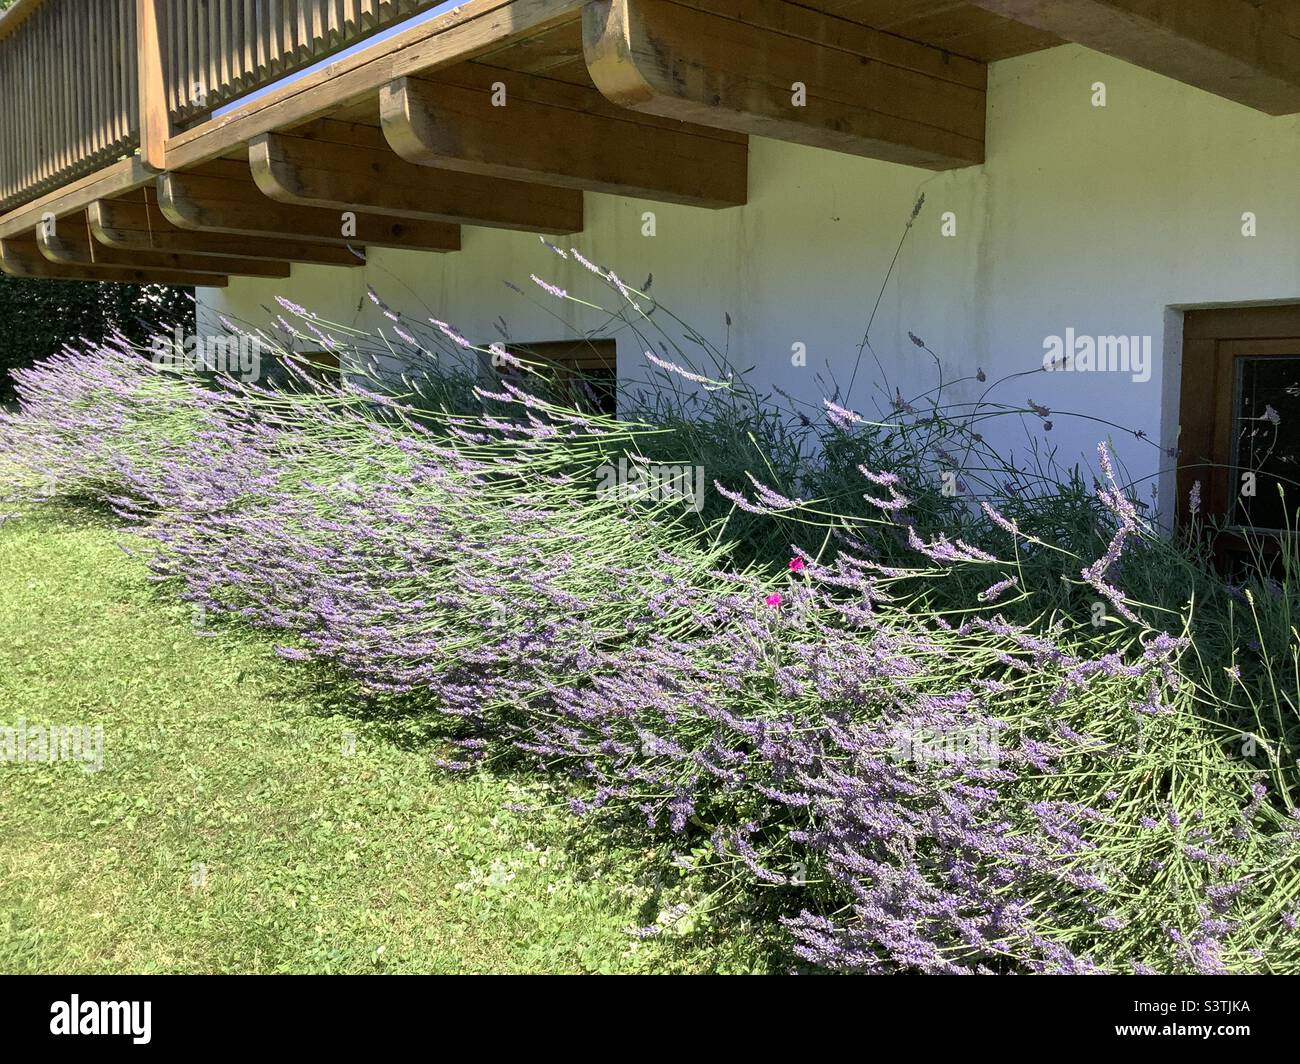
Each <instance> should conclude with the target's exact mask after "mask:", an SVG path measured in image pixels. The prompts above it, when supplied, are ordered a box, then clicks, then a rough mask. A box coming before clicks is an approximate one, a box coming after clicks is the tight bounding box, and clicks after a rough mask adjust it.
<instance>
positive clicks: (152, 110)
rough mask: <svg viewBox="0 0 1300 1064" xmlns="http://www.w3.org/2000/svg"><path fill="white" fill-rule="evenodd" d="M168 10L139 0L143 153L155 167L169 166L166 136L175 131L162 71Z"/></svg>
mask: <svg viewBox="0 0 1300 1064" xmlns="http://www.w3.org/2000/svg"><path fill="white" fill-rule="evenodd" d="M166 17H167V16H166V12H165V11H164V9H163V5H162V4H161V3H160V0H136V7H135V26H136V55H137V57H138V69H139V76H138V81H139V92H140V157H141V158H142V159H143V160H144V162H145V163H146V164H147V165H148V166H151V167H153V169H155V170H165V169H167V140H168V138H169V137H170V136H171V135H172V122H171V110H170V108H168V106H167V83H166V78H165V75H164V73H163V71H164V65H163V53H162V49H163V43H162V42H163V40H164V39H165V37H166V32H167V27H166V22H165V19H166Z"/></svg>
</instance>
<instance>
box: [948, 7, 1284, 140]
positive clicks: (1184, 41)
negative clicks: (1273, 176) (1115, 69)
mask: <svg viewBox="0 0 1300 1064" xmlns="http://www.w3.org/2000/svg"><path fill="white" fill-rule="evenodd" d="M971 2H973V3H974V4H976V5H977V6H978V7H981V8H984V9H985V10H986V11H991V12H993V13H994V14H996V15H1002V16H1004V17H1006V18H1011V19H1015V20H1016V21H1017V22H1023V23H1025V24H1026V25H1029V26H1034V27H1036V28H1038V29H1041V30H1046V31H1048V32H1049V33H1054V34H1056V35H1057V36H1059V37H1063V38H1065V39H1066V40H1068V41H1074V42H1076V43H1078V44H1084V45H1087V46H1088V47H1089V48H1093V49H1095V50H1097V51H1099V52H1105V53H1106V54H1107V55H1113V56H1115V57H1116V58H1117V59H1124V60H1127V61H1128V62H1130V63H1133V64H1135V65H1137V66H1140V67H1145V68H1146V69H1147V70H1154V71H1155V72H1156V73H1157V74H1164V75H1165V76H1166V77H1170V78H1173V79H1174V80H1175V81H1181V82H1184V83H1186V84H1188V85H1195V86H1196V87H1197V88H1200V89H1205V90H1206V91H1207V92H1212V93H1214V94H1215V95H1216V96H1223V97H1225V98H1227V99H1229V100H1235V101H1236V102H1237V103H1243V104H1245V105H1246V106H1247V107H1253V108H1255V109H1256V110H1257V111H1263V112H1265V113H1266V114H1271V115H1290V114H1297V113H1300V6H1297V5H1296V4H1294V3H1261V2H1259V0H971Z"/></svg>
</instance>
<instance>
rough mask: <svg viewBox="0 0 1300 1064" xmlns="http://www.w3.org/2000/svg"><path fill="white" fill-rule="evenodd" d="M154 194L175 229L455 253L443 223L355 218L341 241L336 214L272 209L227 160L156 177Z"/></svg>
mask: <svg viewBox="0 0 1300 1064" xmlns="http://www.w3.org/2000/svg"><path fill="white" fill-rule="evenodd" d="M157 193H158V207H159V209H160V210H161V211H162V212H163V214H164V215H165V216H166V218H167V220H168V221H169V222H171V223H172V224H173V225H176V226H178V227H179V228H181V229H189V230H192V231H198V232H213V233H235V234H239V235H243V236H253V237H258V238H260V239H269V240H311V241H313V242H319V243H324V244H333V245H334V246H336V247H354V248H358V249H360V248H362V247H384V248H408V249H411V250H414V251H459V250H460V229H459V228H458V227H456V226H454V225H447V224H445V223H443V222H421V221H412V220H410V219H404V218H391V217H385V216H383V215H377V214H367V213H365V212H357V213H356V219H355V224H356V232H355V234H351V235H344V233H345V230H346V220H345V219H344V218H343V212H342V211H336V210H327V209H324V208H320V207H290V206H286V205H284V204H282V203H275V202H273V201H272V200H269V199H267V198H266V197H265V196H263V195H262V193H261V190H260V189H258V187H257V185H256V184H255V183H254V182H253V178H252V175H251V174H249V172H248V167H247V166H246V165H245V164H243V163H240V162H237V161H232V160H217V161H215V162H212V163H204V164H203V165H202V166H201V167H198V168H196V169H195V170H194V171H186V172H184V173H179V172H175V171H173V172H171V173H167V174H161V175H159V177H158V188H157Z"/></svg>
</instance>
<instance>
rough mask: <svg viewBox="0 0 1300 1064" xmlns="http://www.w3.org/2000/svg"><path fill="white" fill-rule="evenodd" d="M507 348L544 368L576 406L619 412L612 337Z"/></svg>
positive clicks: (595, 412)
mask: <svg viewBox="0 0 1300 1064" xmlns="http://www.w3.org/2000/svg"><path fill="white" fill-rule="evenodd" d="M505 347H506V350H507V351H509V352H510V353H511V354H512V355H515V356H516V357H518V358H521V359H524V360H525V361H528V362H533V363H541V364H542V365H543V366H545V367H546V368H547V371H548V372H549V374H550V376H551V380H552V381H553V383H554V385H555V387H556V389H557V391H558V392H559V393H560V398H561V399H562V400H563V401H565V402H568V403H570V404H571V405H572V406H574V407H576V408H577V409H579V410H587V411H590V412H591V413H593V414H605V415H608V416H609V417H614V416H615V415H617V413H618V358H617V345H616V344H615V342H614V341H613V340H550V341H543V342H540V343H532V344H506V345H505Z"/></svg>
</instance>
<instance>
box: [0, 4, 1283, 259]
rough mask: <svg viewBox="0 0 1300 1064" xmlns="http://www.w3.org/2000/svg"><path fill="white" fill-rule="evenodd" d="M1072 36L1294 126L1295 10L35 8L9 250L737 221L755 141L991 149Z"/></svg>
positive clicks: (21, 92)
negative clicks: (647, 206)
mask: <svg viewBox="0 0 1300 1064" xmlns="http://www.w3.org/2000/svg"><path fill="white" fill-rule="evenodd" d="M379 33H384V34H385V37H384V39H383V40H381V41H377V42H372V43H371V44H370V45H369V46H364V45H365V42H366V41H367V39H368V38H371V37H373V36H375V35H376V34H379ZM1063 41H1075V42H1079V43H1082V44H1085V45H1088V46H1089V47H1093V48H1096V49H1098V50H1100V51H1104V52H1108V53H1110V54H1113V55H1116V56H1119V57H1120V58H1123V59H1126V60H1128V61H1130V62H1133V63H1137V64H1139V65H1142V66H1146V67H1148V68H1150V69H1153V70H1156V71H1158V72H1160V73H1163V74H1166V75H1168V76H1170V77H1174V78H1178V79H1180V80H1183V81H1186V82H1188V83H1191V84H1194V85H1197V86H1199V87H1201V88H1203V89H1205V90H1207V91H1210V92H1214V93H1217V94H1219V95H1222V96H1226V97H1228V98H1230V99H1234V100H1237V101H1238V102H1240V103H1243V104H1245V105H1247V106H1250V107H1254V108H1257V109H1259V110H1263V111H1267V112H1268V113H1273V114H1281V113H1296V112H1300V0H1267V2H1262V0H968V2H956V0H798V2H792V0H468V2H466V3H462V4H459V5H449V4H445V3H443V4H438V3H436V2H435V0H19V2H18V3H17V4H16V5H15V6H14V7H12V8H11V9H10V10H9V11H8V12H6V13H5V14H4V15H3V16H2V17H0V88H3V89H4V91H5V99H6V103H7V111H6V114H5V117H4V119H3V124H0V266H3V268H4V269H5V270H6V271H8V272H11V273H18V274H27V275H32V276H51V277H76V278H94V277H100V278H103V279H123V280H128V279H135V280H138V279H141V278H144V279H167V278H173V279H176V280H178V281H181V280H183V281H184V283H205V284H206V283H222V280H223V279H224V278H225V277H226V276H229V275H233V274H251V275H254V276H276V275H280V276H283V272H282V271H283V270H284V269H287V266H286V265H285V264H287V263H291V262H306V263H318V264H322V263H323V264H334V265H349V264H356V263H359V262H361V261H363V258H364V249H365V248H367V247H401V248H412V249H419V250H425V251H430V252H437V253H454V252H455V251H456V250H457V249H458V248H459V246H460V230H459V227H460V226H461V225H476V226H489V227H498V228H506V229H515V230H522V231H528V232H540V233H573V232H577V231H579V230H581V228H582V224H583V195H584V193H585V192H601V193H607V194H614V195H625V196H632V197H637V198H641V199H647V200H652V201H653V200H659V201H663V202H671V203H682V204H689V205H693V206H696V207H698V208H700V209H704V210H717V209H725V208H728V207H732V206H736V205H739V204H743V203H744V202H745V198H746V189H747V152H748V138H749V136H751V135H757V136H763V137H771V138H776V139H782V140H787V141H791V142H794V143H798V144H804V145H811V146H814V147H820V148H827V149H831V150H834V151H840V152H848V153H852V154H856V155H862V156H868V157H872V158H878V159H885V160H889V161H892V162H896V163H903V164H907V165H912V166H918V167H925V168H928V169H934V170H942V169H948V168H954V167H963V166H972V165H978V164H979V163H980V162H982V160H983V152H984V110H985V84H986V77H987V65H988V63H990V62H992V61H995V60H999V59H1004V58H1009V57H1012V56H1017V55H1021V54H1024V53H1027V52H1031V51H1036V50H1039V49H1043V48H1048V47H1052V46H1054V45H1057V44H1060V43H1062V42H1063ZM357 46H362V47H359V48H358V47H357ZM339 53H342V54H341V55H340V54H339ZM331 57H334V58H333V59H331ZM195 278H207V279H208V280H199V281H196V280H195ZM214 279H215V280H214Z"/></svg>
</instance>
